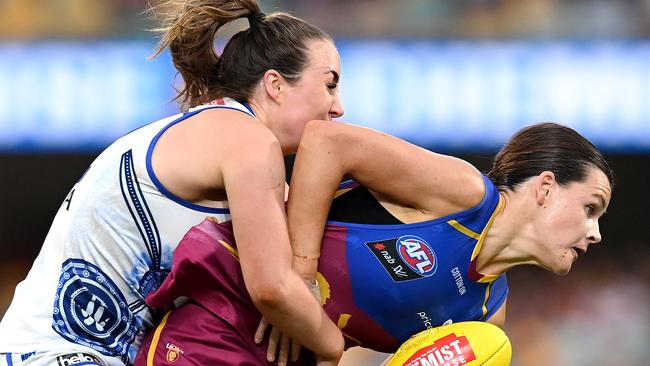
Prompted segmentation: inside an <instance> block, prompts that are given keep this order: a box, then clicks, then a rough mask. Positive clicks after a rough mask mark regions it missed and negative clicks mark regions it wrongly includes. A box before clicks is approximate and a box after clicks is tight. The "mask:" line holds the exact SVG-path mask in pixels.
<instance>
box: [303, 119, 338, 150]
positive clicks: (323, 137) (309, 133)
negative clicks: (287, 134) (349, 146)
mask: <svg viewBox="0 0 650 366" xmlns="http://www.w3.org/2000/svg"><path fill="white" fill-rule="evenodd" d="M332 127H333V126H332V122H330V121H320V120H313V121H309V122H307V124H306V125H305V129H304V131H303V133H302V137H301V139H300V148H302V149H305V148H309V146H313V145H315V146H322V144H323V143H326V142H327V141H329V140H328V139H329V138H330V137H331V136H330V132H331V130H332Z"/></svg>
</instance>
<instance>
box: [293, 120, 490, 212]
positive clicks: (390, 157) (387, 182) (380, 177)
mask: <svg viewBox="0 0 650 366" xmlns="http://www.w3.org/2000/svg"><path fill="white" fill-rule="evenodd" d="M301 149H303V151H304V150H315V149H319V150H323V149H327V151H326V152H325V153H327V154H329V155H331V156H333V158H332V159H331V160H333V161H334V163H335V164H337V165H339V166H340V167H341V168H340V169H342V170H343V172H344V173H345V174H349V175H351V176H352V177H353V178H354V179H356V180H357V181H359V182H360V183H361V184H363V185H364V186H366V187H368V188H369V189H371V190H373V191H374V192H377V193H380V194H381V195H382V196H383V197H384V198H386V199H387V200H391V201H392V202H395V203H400V204H403V205H407V206H410V207H413V208H416V209H418V210H421V211H423V212H426V213H427V214H430V215H432V216H433V217H440V216H444V215H447V214H450V213H454V212H458V211H461V210H464V209H468V208H471V207H474V206H476V205H477V204H479V203H480V202H481V200H482V199H483V197H484V195H485V183H484V180H483V176H482V174H481V172H480V171H478V169H476V168H475V167H474V166H473V165H472V164H470V163H469V162H467V161H465V160H463V159H460V158H458V157H454V156H451V155H445V154H439V153H435V152H432V151H430V150H427V149H424V148H422V147H420V146H417V145H415V144H412V143H410V142H408V141H405V140H402V139H400V138H397V137H395V136H392V135H389V134H387V133H384V132H381V131H377V130H373V129H370V128H366V127H361V126H355V125H350V124H345V123H340V122H335V123H333V122H328V121H312V122H309V124H308V125H307V127H306V129H305V134H304V135H303V142H301Z"/></svg>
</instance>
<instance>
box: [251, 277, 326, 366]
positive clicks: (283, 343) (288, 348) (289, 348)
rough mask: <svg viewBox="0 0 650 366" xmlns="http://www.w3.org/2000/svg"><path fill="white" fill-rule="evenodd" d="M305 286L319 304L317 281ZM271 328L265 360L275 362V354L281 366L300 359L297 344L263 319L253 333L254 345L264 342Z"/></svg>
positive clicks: (307, 283)
mask: <svg viewBox="0 0 650 366" xmlns="http://www.w3.org/2000/svg"><path fill="white" fill-rule="evenodd" d="M305 284H306V285H307V287H308V288H309V291H311V293H312V295H314V297H315V298H316V300H318V303H319V304H320V303H321V296H320V286H319V284H318V281H317V280H305ZM269 327H270V328H271V334H269V346H268V348H267V349H266V359H267V361H269V362H273V361H275V356H276V353H277V354H278V365H280V366H283V365H285V364H286V363H287V361H288V360H289V357H291V358H290V359H291V361H292V362H295V361H297V360H298V357H300V349H301V346H300V344H299V343H298V342H296V341H294V340H293V339H291V338H289V336H287V335H286V334H284V333H282V332H280V331H279V330H278V328H276V327H273V326H272V325H271V324H270V323H269V322H268V321H267V320H266V319H265V318H264V317H262V319H261V320H260V324H259V325H258V326H257V330H256V331H255V343H257V344H260V343H262V340H264V335H265V334H266V330H267V329H268V328H269ZM278 343H279V344H280V350H279V353H278Z"/></svg>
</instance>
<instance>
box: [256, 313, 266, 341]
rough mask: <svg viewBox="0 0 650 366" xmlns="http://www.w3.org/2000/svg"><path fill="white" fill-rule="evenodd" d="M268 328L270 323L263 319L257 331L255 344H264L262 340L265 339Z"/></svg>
mask: <svg viewBox="0 0 650 366" xmlns="http://www.w3.org/2000/svg"><path fill="white" fill-rule="evenodd" d="M268 327H269V322H268V321H266V318H264V317H262V320H260V324H259V325H258V326H257V330H256V331H255V343H257V344H260V343H262V340H263V339H264V333H266V328H268Z"/></svg>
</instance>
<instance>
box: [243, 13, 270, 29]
mask: <svg viewBox="0 0 650 366" xmlns="http://www.w3.org/2000/svg"><path fill="white" fill-rule="evenodd" d="M264 17H266V14H264V13H262V12H259V13H255V14H251V15H249V16H248V17H247V18H248V24H249V26H250V27H251V28H253V27H256V26H257V25H258V24H260V23H261V22H262V21H263V20H264Z"/></svg>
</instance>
